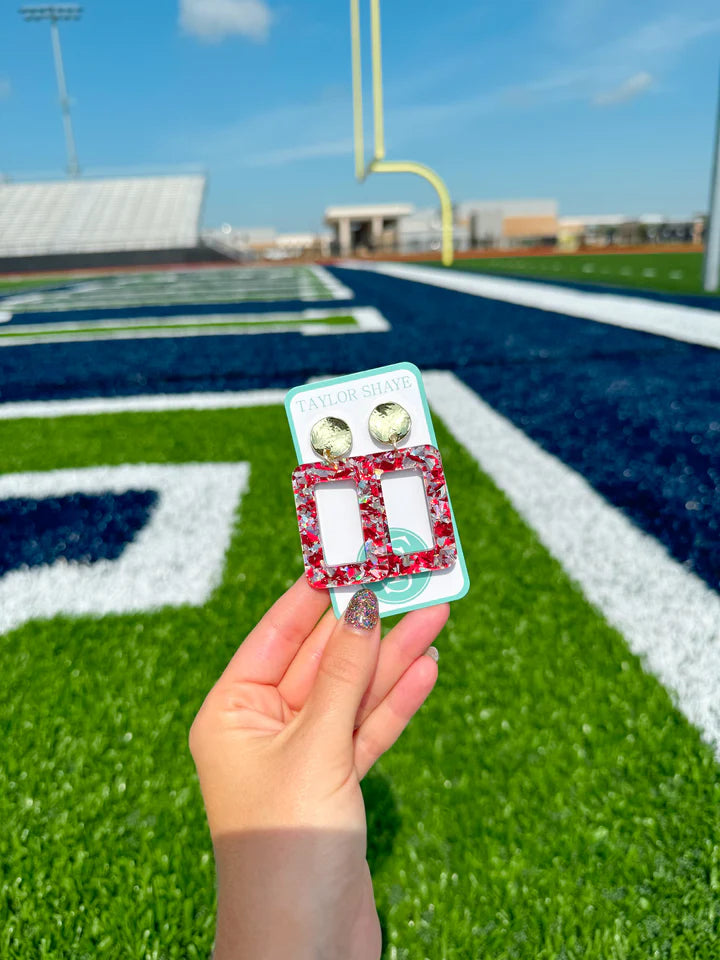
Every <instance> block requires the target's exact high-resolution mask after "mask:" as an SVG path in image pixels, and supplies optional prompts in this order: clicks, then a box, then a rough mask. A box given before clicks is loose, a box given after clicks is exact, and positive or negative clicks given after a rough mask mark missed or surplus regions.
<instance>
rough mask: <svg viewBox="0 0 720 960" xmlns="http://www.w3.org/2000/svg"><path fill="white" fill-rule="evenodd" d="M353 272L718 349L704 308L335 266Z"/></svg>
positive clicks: (416, 271) (718, 323) (719, 334)
mask: <svg viewBox="0 0 720 960" xmlns="http://www.w3.org/2000/svg"><path fill="white" fill-rule="evenodd" d="M338 266H339V267H345V268H347V269H351V270H368V271H370V272H374V273H382V274H385V275H387V276H389V277H398V278H399V279H401V280H414V281H415V282H416V283H427V284H429V285H430V286H434V287H444V288H445V289H446V290H457V291H459V292H460V293H470V294H473V295H474V296H476V297H487V298H488V299H490V300H504V301H505V302H506V303H517V304H519V305H520V306H524V307H533V308H534V309H536V310H548V311H551V312H552V313H564V314H567V315H569V316H571V317H580V318H581V319H583V320H594V321H596V322H597V323H607V324H610V325H612V326H615V327H626V328H627V329H629V330H640V331H641V332H643V333H653V334H656V335H657V336H661V337H670V338H671V339H673V340H683V341H685V342H686V343H696V344H699V345H700V346H703V347H714V348H715V349H720V312H718V311H717V310H707V309H705V308H704V307H685V306H682V305H681V304H677V303H664V302H661V301H659V300H644V299H643V298H642V297H623V296H620V295H619V294H614V293H591V292H589V291H584V290H571V289H569V288H568V287H556V286H554V285H551V284H546V283H526V282H525V281H524V280H506V279H504V278H500V277H485V276H479V275H477V274H470V273H461V272H460V271H454V270H438V269H437V268H436V267H413V266H410V265H408V264H399V263H375V264H370V263H367V264H366V263H358V262H357V261H354V260H349V261H344V262H340V263H338Z"/></svg>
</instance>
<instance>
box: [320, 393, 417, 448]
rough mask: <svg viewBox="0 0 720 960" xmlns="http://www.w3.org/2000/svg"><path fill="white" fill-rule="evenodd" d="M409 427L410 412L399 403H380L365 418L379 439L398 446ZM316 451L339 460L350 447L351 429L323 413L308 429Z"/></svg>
mask: <svg viewBox="0 0 720 960" xmlns="http://www.w3.org/2000/svg"><path fill="white" fill-rule="evenodd" d="M411 428H412V420H411V418H410V414H409V413H408V412H407V410H406V409H405V407H401V406H400V404H399V403H380V404H378V406H377V407H375V409H374V410H373V412H372V413H371V414H370V417H369V418H368V431H369V432H370V436H371V437H372V438H373V440H376V441H377V442H378V443H387V444H392V445H393V447H397V445H398V444H399V443H402V441H403V440H405V438H406V437H407V436H408V435H409V433H410V430H411ZM310 443H311V445H312V448H313V450H314V451H315V453H316V454H317V455H318V456H319V457H322V458H323V459H325V460H328V461H331V462H336V461H338V460H342V459H343V458H344V457H347V455H348V454H349V453H350V451H351V449H352V431H351V429H350V427H349V426H348V425H347V423H345V421H344V420H341V419H340V418H339V417H323V419H322V420H318V422H317V423H316V424H315V425H314V426H313V428H312V430H311V431H310Z"/></svg>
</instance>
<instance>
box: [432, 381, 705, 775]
mask: <svg viewBox="0 0 720 960" xmlns="http://www.w3.org/2000/svg"><path fill="white" fill-rule="evenodd" d="M424 380H425V385H426V387H427V392H428V398H429V400H430V403H431V405H432V407H433V409H434V410H435V411H436V412H437V413H438V414H439V416H440V417H441V418H442V419H443V421H444V422H445V425H446V426H447V428H448V429H449V430H450V431H451V432H452V434H453V436H454V437H455V439H456V440H457V441H458V443H460V444H462V445H463V446H464V447H466V448H467V449H468V450H469V451H470V453H471V454H472V455H473V457H474V458H475V460H476V461H477V463H478V465H479V466H480V468H481V469H482V470H483V471H484V472H485V473H487V474H488V475H489V476H490V477H491V478H492V479H493V480H494V481H495V483H496V484H497V485H498V487H500V489H501V490H503V491H504V492H505V493H506V494H507V496H508V498H509V499H510V501H511V503H512V505H513V506H514V508H515V509H516V510H517V512H518V513H519V514H520V515H521V516H522V517H523V518H524V519H525V520H526V522H527V523H528V524H529V525H530V526H531V527H532V528H533V529H534V530H535V531H536V533H537V535H538V537H539V538H540V540H541V541H542V543H543V544H544V545H545V547H546V548H547V549H548V550H549V551H550V553H551V554H552V555H553V556H554V557H555V558H556V559H557V560H559V562H560V563H561V564H562V566H563V567H564V568H565V570H566V571H567V573H568V574H569V575H570V577H571V578H572V579H573V580H575V581H576V582H577V583H578V584H579V585H580V587H581V588H582V590H583V592H584V594H585V596H586V597H587V598H588V600H589V601H590V602H591V603H592V604H594V605H595V606H596V607H597V608H598V609H599V610H600V611H601V613H602V614H603V616H604V617H605V619H606V620H607V621H608V623H610V624H611V625H612V626H614V627H616V628H617V629H618V630H619V631H620V632H621V633H622V634H623V635H624V637H625V639H626V641H627V643H628V646H629V647H630V649H631V650H632V651H633V652H634V653H635V654H637V655H638V656H640V657H642V658H643V660H644V662H645V664H646V666H647V668H648V669H649V671H650V672H652V673H653V674H654V675H655V676H656V677H657V678H658V679H659V680H660V682H661V683H663V684H664V685H665V687H667V689H668V690H670V691H672V692H673V693H674V695H675V698H676V703H677V705H678V707H679V709H680V710H682V712H683V713H684V714H685V716H686V717H687V718H688V719H689V720H690V721H691V723H693V724H695V726H696V727H697V728H698V729H699V730H700V731H701V733H702V735H703V737H704V739H705V740H706V741H707V742H708V743H710V744H711V745H712V746H713V747H714V749H715V752H716V755H717V756H718V757H720V596H718V594H717V593H715V592H713V591H712V590H711V589H710V588H709V587H708V586H707V585H706V584H705V583H704V582H703V581H702V580H700V579H699V578H698V577H696V576H694V575H693V574H692V573H690V572H688V571H687V570H686V569H685V568H684V567H683V566H682V565H681V564H679V563H677V562H676V561H675V560H673V559H672V557H671V556H670V555H669V554H668V552H667V551H666V550H665V548H664V547H663V546H662V545H661V544H660V543H659V542H658V541H657V540H655V539H654V538H653V537H651V536H648V535H647V534H645V533H643V532H642V531H641V530H639V529H638V528H637V527H636V526H635V525H634V524H633V523H632V522H631V521H630V520H628V519H627V518H626V517H625V516H624V515H623V514H622V513H621V512H620V511H619V510H616V509H615V508H614V507H612V506H611V505H610V504H609V503H607V501H606V500H604V499H603V498H602V497H601V496H599V495H598V494H597V493H596V492H595V491H594V490H593V489H592V487H591V486H590V485H589V484H588V483H587V482H586V481H585V480H584V479H583V478H582V477H581V476H580V475H579V474H577V473H575V472H574V471H573V470H571V469H569V468H568V467H566V466H565V465H564V464H563V463H562V462H561V461H560V460H558V459H556V458H555V457H553V456H551V455H550V454H549V453H546V452H545V451H544V450H542V448H541V447H539V446H538V445H537V444H535V443H534V442H533V441H532V440H530V439H529V438H528V437H527V436H526V435H525V434H524V433H523V432H522V431H520V430H518V429H517V428H516V427H515V426H513V425H512V424H511V423H510V422H509V421H508V420H506V419H505V418H504V417H502V416H500V415H499V414H498V413H496V412H495V411H494V410H493V409H492V408H491V407H489V406H488V405H487V404H486V403H484V401H483V400H481V399H480V398H479V397H478V396H477V394H475V393H474V392H473V391H472V390H471V389H470V388H469V387H467V386H466V385H465V384H463V383H462V382H461V381H460V380H458V378H457V377H456V376H455V375H454V374H452V373H426V374H425V376H424Z"/></svg>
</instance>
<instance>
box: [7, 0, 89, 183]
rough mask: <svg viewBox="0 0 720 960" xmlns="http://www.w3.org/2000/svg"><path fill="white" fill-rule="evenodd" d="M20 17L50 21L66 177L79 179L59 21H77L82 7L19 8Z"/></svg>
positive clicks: (73, 4)
mask: <svg viewBox="0 0 720 960" xmlns="http://www.w3.org/2000/svg"><path fill="white" fill-rule="evenodd" d="M19 12H20V16H21V17H22V18H23V19H24V20H25V21H26V22H28V23H33V22H35V21H40V20H49V21H50V36H51V37H52V47H53V57H54V59H55V76H56V77H57V85H58V93H59V94H60V109H61V111H62V117H63V126H64V128H65V144H66V146H67V157H68V166H67V171H68V176H70V177H79V176H80V167H79V165H78V158H77V150H76V149H75V136H74V134H73V128H72V120H71V119H70V98H69V97H68V92H67V85H66V83H65V69H64V67H63V59H62V50H61V49H60V31H59V30H58V22H59V21H60V20H79V19H80V17H81V15H82V7H81V6H79V5H78V4H75V3H71V4H51V5H49V6H32V7H20V11H19Z"/></svg>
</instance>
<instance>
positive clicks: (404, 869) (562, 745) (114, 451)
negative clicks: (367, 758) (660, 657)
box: [0, 408, 720, 960]
mask: <svg viewBox="0 0 720 960" xmlns="http://www.w3.org/2000/svg"><path fill="white" fill-rule="evenodd" d="M437 426H438V427H439V429H438V434H439V442H440V446H441V448H442V450H443V458H444V463H445V468H446V472H447V476H448V481H449V484H450V488H451V490H452V497H453V505H454V508H455V513H456V517H457V520H458V525H459V528H460V532H461V535H462V538H463V544H464V548H465V553H466V558H467V563H468V568H469V571H470V576H471V579H472V588H471V591H470V594H469V595H468V596H467V598H466V599H464V600H462V601H460V602H458V603H457V604H455V605H454V607H453V610H452V615H451V619H450V622H449V625H448V628H447V629H446V632H445V633H444V634H443V635H442V636H441V637H440V639H439V641H438V644H437V645H438V648H439V650H440V679H439V682H438V686H437V688H436V690H435V691H434V693H433V694H432V696H431V698H430V700H429V701H428V703H427V704H426V705H425V707H423V709H422V710H421V711H420V713H419V714H418V716H417V717H416V718H415V720H414V721H413V722H412V724H411V725H410V728H409V729H408V731H407V732H406V733H405V734H404V736H403V737H402V738H401V740H400V741H399V742H398V744H397V745H396V746H395V747H394V748H393V750H392V751H391V752H390V753H389V754H387V755H386V756H385V757H384V758H383V759H382V760H381V761H380V763H379V764H378V765H377V767H376V768H375V770H374V771H372V772H371V774H370V775H369V776H368V777H367V778H366V781H365V785H364V787H365V795H366V800H367V806H368V818H369V824H370V850H369V858H370V862H371V866H372V868H373V873H374V878H375V890H376V896H377V900H378V906H379V910H380V914H381V918H382V922H383V926H384V929H385V937H386V946H385V954H384V955H385V958H386V960H425V958H431V960H450V958H458V960H460V958H462V960H473V958H483V960H485V958H494V960H500V958H503V960H506V958H507V960H510V958H513V960H515V958H517V960H549V958H556V960H575V958H581V957H582V958H594V960H635V958H648V960H650V958H683V960H685V958H687V960H690V958H708V960H710V958H716V957H718V956H720V776H719V773H720V768H718V766H717V765H716V762H715V760H714V758H713V755H712V752H711V750H710V749H709V748H708V747H707V746H705V745H704V744H703V743H702V742H701V741H700V738H699V736H698V734H697V732H696V731H695V730H694V729H693V728H692V727H691V726H690V725H689V724H688V723H687V722H686V720H685V719H684V718H683V717H682V715H681V714H680V713H679V712H678V711H677V710H676V709H675V708H674V707H673V705H672V702H671V700H670V697H669V696H668V694H667V693H666V692H665V690H664V689H663V688H662V687H661V686H660V685H659V684H658V683H657V682H656V681H655V680H654V679H653V678H652V677H650V676H649V675H647V674H646V673H644V672H643V670H642V669H641V665H640V663H639V662H638V660H637V659H636V658H635V657H634V656H632V655H631V654H630V653H629V652H628V649H627V647H626V645H625V643H624V641H623V640H622V638H621V637H620V636H619V635H618V634H617V633H616V632H615V631H614V630H612V629H610V628H609V627H608V626H607V625H606V624H605V623H604V621H603V620H602V619H601V618H600V616H599V615H598V614H597V613H596V612H595V611H594V610H593V609H592V608H591V607H590V606H589V605H588V603H587V602H586V601H585V600H584V598H583V596H582V595H581V594H580V592H579V591H578V590H577V589H575V588H574V587H573V586H572V585H571V584H570V583H569V582H568V580H567V577H566V576H565V574H564V573H563V571H562V569H561V568H560V567H559V565H558V564H557V563H556V562H555V561H554V560H553V559H552V558H550V557H549V555H548V554H547V552H546V551H545V550H544V549H543V547H542V546H541V545H540V544H539V543H538V541H537V539H536V537H535V536H534V534H533V533H532V532H531V531H529V530H528V528H527V527H526V526H525V525H524V524H523V523H522V521H521V520H520V519H519V518H518V516H517V515H516V514H515V513H514V512H513V510H512V509H511V508H510V506H509V505H508V503H507V501H506V500H505V498H504V496H503V495H502V494H501V493H500V492H499V491H498V490H497V489H496V488H495V487H494V486H493V485H492V483H491V482H490V481H489V480H488V479H487V478H486V477H485V476H484V475H482V474H481V473H480V472H479V471H478V470H477V468H476V465H475V463H474V462H473V461H472V459H471V458H470V456H469V455H468V454H467V453H466V452H465V451H464V450H463V449H462V448H460V447H459V446H458V445H457V444H456V443H455V442H454V441H453V440H452V439H451V438H450V436H449V435H448V434H447V432H446V431H445V430H444V429H443V428H442V426H441V425H440V424H437ZM283 436H286V437H287V443H272V444H271V443H268V438H270V437H283ZM241 459H246V460H249V461H250V462H251V469H252V474H251V480H250V488H249V491H248V493H247V494H246V495H245V497H244V498H243V501H242V503H241V507H240V513H239V525H238V528H237V531H236V535H235V537H234V540H233V543H232V546H231V549H230V552H229V556H228V560H227V566H226V571H225V576H224V580H223V583H222V585H221V587H220V588H219V589H218V590H217V591H216V593H215V594H214V595H213V597H212V598H211V600H210V601H209V602H208V604H207V605H206V606H205V607H204V608H202V609H192V608H182V609H175V610H162V611H159V612H157V613H148V614H145V615H133V616H118V617H104V618H102V619H91V618H81V619H76V620H71V619H64V618H58V619H56V620H53V621H51V622H45V623H29V624H27V625H25V626H24V627H22V628H20V629H18V630H16V631H14V632H13V633H11V634H9V635H6V636H4V637H2V638H0V671H1V672H2V675H3V678H4V687H5V693H4V697H3V699H2V701H1V702H0V733H1V734H2V741H3V763H2V764H1V765H0V822H1V823H2V824H3V829H2V831H0V863H2V877H1V880H0V886H1V889H2V902H3V905H4V910H3V912H2V913H1V914H0V956H2V957H10V958H33V960H35V958H50V957H52V958H60V957H62V958H66V957H67V958H74V960H82V958H88V960H89V958H97V957H100V958H108V957H113V958H114V957H118V958H121V957H122V958H128V957H133V958H138V960H139V958H147V960H150V958H156V960H159V958H203V960H205V958H207V957H208V956H209V953H210V947H211V944H212V939H213V926H214V913H213V911H214V871H213V861H212V851H211V845H210V839H209V836H208V832H207V829H206V825H205V819H204V813H203V807H202V801H201V797H200V793H199V790H198V787H197V783H196V779H195V774H194V771H193V765H192V762H191V759H190V756H189V753H188V751H187V733H188V728H189V726H190V723H191V721H192V718H193V716H194V714H195V712H196V710H197V709H198V707H199V705H200V703H201V702H202V700H203V697H204V696H205V694H206V693H207V691H208V690H209V689H210V687H211V686H212V684H213V683H214V681H215V680H216V678H217V676H218V675H219V673H220V672H221V670H222V669H223V668H224V666H225V664H226V662H227V660H228V659H229V657H230V656H231V654H232V652H233V651H234V649H235V647H236V645H237V644H238V643H239V642H240V640H241V639H242V637H243V636H244V635H245V633H246V632H247V631H248V630H249V629H250V627H251V626H252V625H253V624H254V623H255V622H256V620H257V619H258V618H259V616H260V615H261V614H262V613H263V612H264V610H265V609H266V608H267V606H268V605H269V604H270V603H271V602H272V601H273V600H274V599H275V598H276V597H277V595H278V594H279V593H280V592H281V591H282V590H283V589H284V588H285V587H286V586H287V585H289V584H290V582H291V581H292V580H293V579H294V578H295V577H296V576H297V575H298V574H299V572H300V570H301V564H300V553H299V544H298V535H297V528H296V522H295V516H294V508H293V501H292V495H291V488H290V481H289V476H290V472H291V470H292V468H293V467H294V465H295V464H294V461H293V457H292V445H291V443H290V438H289V434H288V432H287V425H286V422H285V416H284V413H283V411H282V410H281V409H280V408H266V409H243V410H237V411H232V410H227V411H208V412H172V413H154V414H149V413H147V414H146V413H142V414H120V415H112V416H100V417H86V418H58V419H48V420H32V421H31V420H23V421H5V422H0V470H2V471H3V472H8V471H18V470H44V469H50V468H61V467H62V468H66V467H82V466H90V465H95V464H120V463H125V462H165V461H167V462H186V461H205V460H214V461H231V460H241ZM289 960H292V958H289ZM338 960H342V958H338Z"/></svg>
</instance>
